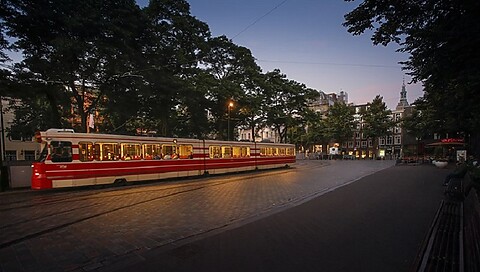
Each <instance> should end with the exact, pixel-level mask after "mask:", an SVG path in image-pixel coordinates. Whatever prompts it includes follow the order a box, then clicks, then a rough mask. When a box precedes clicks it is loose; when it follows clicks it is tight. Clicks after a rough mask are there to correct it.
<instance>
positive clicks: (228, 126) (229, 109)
mask: <svg viewBox="0 0 480 272" xmlns="http://www.w3.org/2000/svg"><path fill="white" fill-rule="evenodd" d="M232 107H233V102H232V101H230V102H229V103H228V119H227V120H228V121H227V124H228V125H227V135H228V136H227V140H228V141H230V111H231V110H232Z"/></svg>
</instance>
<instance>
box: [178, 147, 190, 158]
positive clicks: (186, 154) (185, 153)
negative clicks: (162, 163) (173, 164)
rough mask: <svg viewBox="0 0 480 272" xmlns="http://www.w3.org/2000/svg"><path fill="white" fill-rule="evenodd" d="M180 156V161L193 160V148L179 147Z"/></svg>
mask: <svg viewBox="0 0 480 272" xmlns="http://www.w3.org/2000/svg"><path fill="white" fill-rule="evenodd" d="M178 155H179V156H180V159H193V146H192V145H179V146H178Z"/></svg>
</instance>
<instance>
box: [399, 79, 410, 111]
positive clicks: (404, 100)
mask: <svg viewBox="0 0 480 272" xmlns="http://www.w3.org/2000/svg"><path fill="white" fill-rule="evenodd" d="M405 107H408V101H407V90H406V88H405V78H403V84H402V91H401V92H400V101H399V102H398V104H397V110H399V109H403V108H405Z"/></svg>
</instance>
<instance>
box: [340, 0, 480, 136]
mask: <svg viewBox="0 0 480 272" xmlns="http://www.w3.org/2000/svg"><path fill="white" fill-rule="evenodd" d="M347 1H350V0H347ZM478 14H480V2H479V1H475V0H467V1H450V0H426V1H396V0H386V1H376V0H365V1H363V2H362V3H360V5H359V6H358V7H357V8H355V9H354V10H353V11H351V12H350V13H348V14H346V15H345V23H344V26H346V27H347V28H348V31H349V32H350V33H352V34H353V35H360V34H363V33H365V32H367V31H372V36H371V39H372V42H373V44H375V45H377V44H382V45H387V44H389V43H397V44H399V45H400V49H399V51H401V52H407V53H409V54H410V57H409V59H408V60H406V61H405V62H403V64H404V68H405V69H406V70H408V71H409V73H410V74H411V75H412V78H413V81H415V82H421V83H422V84H423V85H424V91H425V94H424V98H425V100H424V103H427V104H430V107H431V108H432V109H436V110H435V111H433V113H434V114H435V116H432V118H434V119H438V120H445V122H443V124H442V126H443V128H442V129H443V130H447V131H449V132H465V133H466V134H473V135H476V136H474V137H477V138H478V135H479V134H480V107H478V105H479V104H480V96H479V95H477V91H478V89H479V87H480V69H479V68H478V65H477V64H478V63H479V61H480V51H479V50H478V48H479V47H480V24H478V22H477V20H478ZM477 143H478V141H477Z"/></svg>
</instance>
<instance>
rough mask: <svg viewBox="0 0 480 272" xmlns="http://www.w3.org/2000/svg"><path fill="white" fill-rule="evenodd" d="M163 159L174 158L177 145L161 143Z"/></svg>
mask: <svg viewBox="0 0 480 272" xmlns="http://www.w3.org/2000/svg"><path fill="white" fill-rule="evenodd" d="M162 152H163V159H165V160H168V159H174V158H175V156H178V155H177V146H176V145H167V144H164V145H162Z"/></svg>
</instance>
